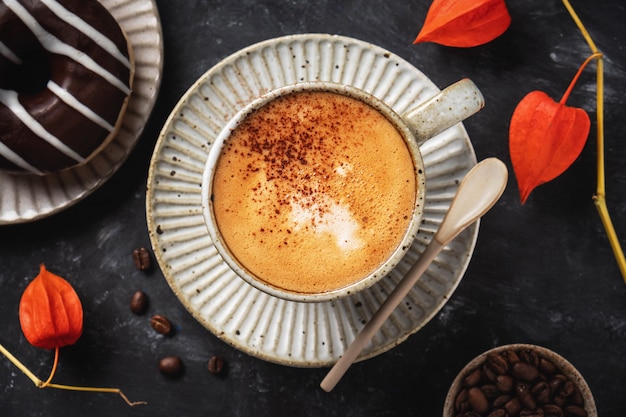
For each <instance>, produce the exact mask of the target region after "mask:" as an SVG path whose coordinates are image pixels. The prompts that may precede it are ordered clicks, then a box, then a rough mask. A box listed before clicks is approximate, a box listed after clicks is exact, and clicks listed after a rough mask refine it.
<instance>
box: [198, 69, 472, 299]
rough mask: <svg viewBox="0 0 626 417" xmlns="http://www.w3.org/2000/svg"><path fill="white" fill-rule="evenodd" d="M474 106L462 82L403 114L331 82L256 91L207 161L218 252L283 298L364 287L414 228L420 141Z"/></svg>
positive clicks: (209, 213) (421, 180)
mask: <svg viewBox="0 0 626 417" xmlns="http://www.w3.org/2000/svg"><path fill="white" fill-rule="evenodd" d="M483 106H484V99H483V97H482V94H481V93H480V91H479V90H478V88H477V87H476V86H475V85H474V83H473V82H472V81H470V80H468V79H464V80H461V81H459V82H457V83H455V84H453V85H451V86H450V87H448V88H446V89H445V90H443V91H441V92H440V93H439V94H437V95H436V96H434V97H433V98H431V99H429V100H427V101H426V102H424V103H421V104H420V105H418V106H417V107H415V108H413V109H411V110H409V111H408V112H406V113H405V114H402V115H398V114H396V113H395V112H394V111H393V110H392V109H391V108H390V107H389V106H387V105H386V104H385V103H384V102H382V101H381V100H379V99H378V98H376V97H374V96H373V95H371V94H369V93H367V92H364V91H362V90H359V89H357V88H354V87H351V86H348V85H343V84H336V83H331V82H321V81H319V82H318V81H316V82H303V83H297V84H293V85H289V86H285V87H282V88H279V89H276V90H273V91H270V92H268V93H267V94H264V95H263V96H261V97H259V98H258V99H256V100H254V101H253V102H252V103H250V104H249V105H247V106H245V108H243V109H242V110H241V111H239V112H238V113H237V114H236V115H235V116H234V117H233V118H232V120H231V121H230V122H229V123H227V125H226V126H225V127H224V129H223V130H222V131H221V133H220V134H219V135H218V137H217V138H216V140H215V142H214V143H213V144H212V146H211V150H210V152H209V156H208V158H207V162H206V166H205V171H204V176H203V183H202V205H203V214H204V217H205V221H206V224H207V229H208V232H209V235H210V237H211V239H212V240H213V243H214V245H215V247H216V249H217V251H218V252H219V253H220V255H221V256H222V258H223V259H224V261H225V262H226V263H227V264H228V265H229V266H230V267H231V268H232V269H233V270H234V271H235V272H236V273H237V275H238V276H239V277H241V278H242V279H244V280H245V281H246V282H248V283H249V284H250V285H252V286H254V287H255V288H257V289H259V290H261V291H264V292H266V293H268V294H271V295H273V296H276V297H280V298H283V299H287V300H291V301H300V302H318V301H328V300H332V299H336V298H340V297H345V296H348V295H350V294H354V293H356V292H358V291H361V290H363V289H365V288H368V287H370V286H371V285H373V284H374V283H375V282H377V281H378V280H379V279H381V278H382V277H384V276H385V275H387V274H388V273H389V272H390V271H391V270H392V269H393V268H394V267H395V266H396V265H397V264H398V262H400V260H401V259H402V258H403V256H404V255H405V253H406V252H407V250H408V249H409V247H410V246H411V243H412V241H413V239H414V237H415V235H416V233H417V231H418V228H419V224H420V220H421V217H422V212H423V203H424V196H425V189H426V184H425V174H424V164H423V161H422V157H421V154H420V150H419V146H420V144H421V143H423V142H424V141H426V140H428V139H429V138H431V137H433V136H435V135H436V134H437V133H439V132H441V131H443V130H445V129H447V128H449V127H451V126H453V125H455V124H456V123H458V122H461V121H463V120H464V119H466V118H467V117H469V116H471V115H472V114H474V113H476V112H477V111H478V110H480V109H481V108H482V107H483Z"/></svg>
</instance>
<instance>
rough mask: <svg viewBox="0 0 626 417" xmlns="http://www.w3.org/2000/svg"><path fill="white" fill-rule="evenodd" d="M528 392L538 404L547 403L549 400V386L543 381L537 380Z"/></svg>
mask: <svg viewBox="0 0 626 417" xmlns="http://www.w3.org/2000/svg"><path fill="white" fill-rule="evenodd" d="M530 392H531V393H532V394H533V396H534V397H535V398H536V399H537V402H539V403H540V404H547V403H548V402H549V401H550V386H549V385H548V384H547V383H546V382H544V381H540V382H537V383H536V384H535V385H533V387H532V388H531V389H530Z"/></svg>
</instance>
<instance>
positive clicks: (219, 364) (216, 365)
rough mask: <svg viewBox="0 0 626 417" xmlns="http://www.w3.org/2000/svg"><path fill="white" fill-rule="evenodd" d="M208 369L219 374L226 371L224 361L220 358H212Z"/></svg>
mask: <svg viewBox="0 0 626 417" xmlns="http://www.w3.org/2000/svg"><path fill="white" fill-rule="evenodd" d="M207 368H208V370H209V372H210V373H212V374H219V373H220V372H222V369H224V359H222V358H221V357H220V356H212V357H211V359H209V363H208V365H207Z"/></svg>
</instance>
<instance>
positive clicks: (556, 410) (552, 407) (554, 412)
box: [541, 404, 563, 417]
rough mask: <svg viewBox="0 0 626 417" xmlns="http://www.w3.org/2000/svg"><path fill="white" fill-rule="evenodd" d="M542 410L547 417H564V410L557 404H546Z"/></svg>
mask: <svg viewBox="0 0 626 417" xmlns="http://www.w3.org/2000/svg"><path fill="white" fill-rule="evenodd" d="M541 408H542V409H543V414H544V415H545V416H546V417H548V416H550V417H563V409H562V408H561V407H559V406H558V405H556V404H546V405H544V406H542V407H541Z"/></svg>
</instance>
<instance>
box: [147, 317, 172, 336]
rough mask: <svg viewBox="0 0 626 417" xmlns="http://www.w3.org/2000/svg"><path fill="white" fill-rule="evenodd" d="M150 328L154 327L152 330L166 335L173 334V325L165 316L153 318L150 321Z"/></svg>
mask: <svg viewBox="0 0 626 417" xmlns="http://www.w3.org/2000/svg"><path fill="white" fill-rule="evenodd" d="M150 326H152V328H153V329H154V330H156V331H157V332H159V333H161V334H164V335H168V334H170V333H172V323H171V322H170V321H169V319H168V318H167V317H164V316H159V315H156V316H152V318H151V319H150Z"/></svg>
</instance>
